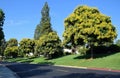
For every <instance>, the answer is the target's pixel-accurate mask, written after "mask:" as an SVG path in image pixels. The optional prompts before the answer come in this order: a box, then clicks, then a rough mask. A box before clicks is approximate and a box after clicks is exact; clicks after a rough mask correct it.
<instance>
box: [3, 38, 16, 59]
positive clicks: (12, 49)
mask: <svg viewBox="0 0 120 78" xmlns="http://www.w3.org/2000/svg"><path fill="white" fill-rule="evenodd" d="M4 56H5V57H7V58H10V57H13V58H15V57H17V56H18V41H17V39H15V38H11V39H10V40H9V41H7V42H6V48H5V50H4Z"/></svg>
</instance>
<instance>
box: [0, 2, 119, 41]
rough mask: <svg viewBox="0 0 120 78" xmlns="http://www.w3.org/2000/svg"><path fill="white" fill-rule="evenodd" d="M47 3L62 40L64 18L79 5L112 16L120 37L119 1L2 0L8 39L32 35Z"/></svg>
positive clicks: (55, 28) (55, 27) (53, 24)
mask: <svg viewBox="0 0 120 78" xmlns="http://www.w3.org/2000/svg"><path fill="white" fill-rule="evenodd" d="M45 2H48V5H49V7H50V17H51V24H52V28H53V29H54V30H55V31H57V32H58V35H59V37H60V38H61V39H62V34H63V31H64V19H65V18H66V17H67V16H68V15H69V14H71V13H72V12H73V10H74V9H75V8H76V7H77V6H78V5H88V6H90V7H96V8H98V9H99V11H100V12H101V13H103V14H105V15H107V16H110V17H111V20H112V24H113V25H114V26H115V27H116V29H117V33H118V37H117V39H120V27H119V26H120V17H119V16H120V9H119V7H120V6H119V5H120V0H109V1H108V0H1V1H0V8H1V9H2V10H3V11H4V13H5V23H4V33H5V38H6V40H9V39H10V38H16V39H18V41H20V40H21V39H22V38H31V39H32V38H33V37H34V31H35V28H36V25H37V24H39V22H40V19H41V9H42V7H43V5H44V3H45Z"/></svg>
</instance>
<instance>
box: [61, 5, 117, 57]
mask: <svg viewBox="0 0 120 78" xmlns="http://www.w3.org/2000/svg"><path fill="white" fill-rule="evenodd" d="M64 25H65V31H64V33H63V37H64V40H63V43H64V44H65V45H67V44H71V45H72V46H73V47H74V48H75V47H76V46H78V45H82V44H88V45H89V46H90V48H91V57H92V58H93V52H92V47H93V46H94V45H98V44H99V45H102V44H104V43H105V42H112V41H113V40H114V39H115V38H116V37H117V33H116V29H115V27H114V25H113V24H112V22H111V19H110V17H108V16H106V15H104V14H102V13H100V12H99V10H98V9H96V8H93V7H88V6H78V7H77V8H76V9H75V10H74V12H73V13H72V14H70V15H69V16H68V17H67V18H66V19H65V21H64Z"/></svg>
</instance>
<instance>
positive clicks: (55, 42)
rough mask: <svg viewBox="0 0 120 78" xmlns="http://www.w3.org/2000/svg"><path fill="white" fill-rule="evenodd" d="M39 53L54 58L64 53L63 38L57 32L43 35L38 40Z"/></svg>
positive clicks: (37, 48)
mask: <svg viewBox="0 0 120 78" xmlns="http://www.w3.org/2000/svg"><path fill="white" fill-rule="evenodd" d="M36 50H37V51H36V52H37V54H40V55H44V56H45V57H46V58H48V59H50V58H54V57H58V56H60V55H62V47H61V40H60V39H59V37H58V35H57V33H56V32H50V33H49V34H48V35H43V36H42V37H40V39H39V40H38V42H37V46H36Z"/></svg>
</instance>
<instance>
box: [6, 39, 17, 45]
mask: <svg viewBox="0 0 120 78" xmlns="http://www.w3.org/2000/svg"><path fill="white" fill-rule="evenodd" d="M13 46H18V41H17V39H15V38H11V39H10V40H9V41H7V47H13Z"/></svg>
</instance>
